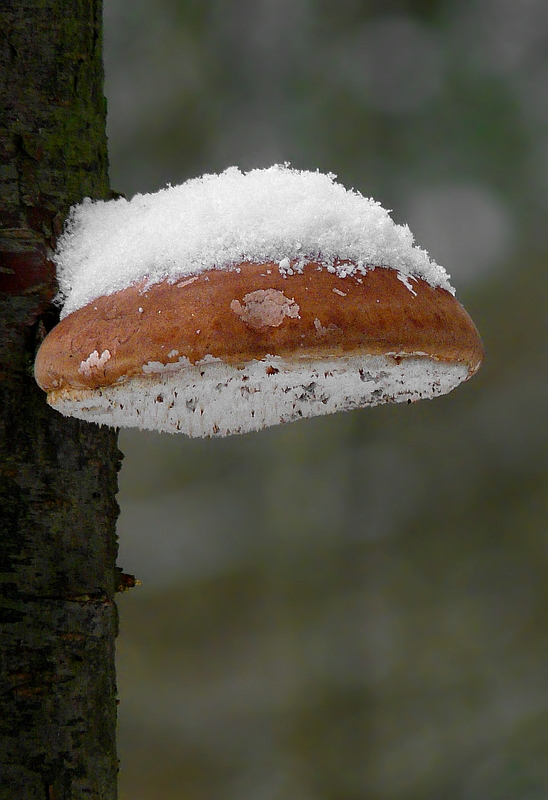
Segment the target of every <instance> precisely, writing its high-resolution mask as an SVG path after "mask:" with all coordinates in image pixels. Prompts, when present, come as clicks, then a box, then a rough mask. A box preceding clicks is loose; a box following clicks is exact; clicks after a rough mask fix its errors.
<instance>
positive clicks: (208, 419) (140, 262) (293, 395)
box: [35, 166, 483, 436]
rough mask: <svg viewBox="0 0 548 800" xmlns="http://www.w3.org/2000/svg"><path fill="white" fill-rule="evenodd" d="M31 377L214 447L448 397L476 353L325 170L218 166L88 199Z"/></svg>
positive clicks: (88, 407)
mask: <svg viewBox="0 0 548 800" xmlns="http://www.w3.org/2000/svg"><path fill="white" fill-rule="evenodd" d="M56 263H57V271H58V279H59V285H60V297H61V299H62V300H63V301H64V307H63V310H62V313H61V321H60V323H59V324H58V325H57V326H56V327H55V328H54V329H53V330H52V331H51V332H50V333H49V334H48V336H47V337H46V339H45V340H44V342H43V343H42V346H41V348H40V350H39V352H38V355H37V359H36V366H35V375H36V380H37V382H38V384H39V385H40V386H41V387H42V389H44V390H45V391H46V392H47V394H48V402H49V403H50V405H51V406H52V407H53V408H55V409H57V410H58V411H60V412H61V413H63V414H67V415H73V416H75V417H79V418H81V419H84V420H90V421H94V422H97V423H100V424H105V425H111V426H115V427H119V426H137V427H141V428H149V429H157V430H161V431H170V432H178V431H179V432H182V433H186V434H188V435H190V436H224V435H227V434H232V433H244V432H246V431H251V430H259V429H261V428H264V427H266V426H269V425H275V424H278V423H283V422H290V421H292V420H295V419H299V418H302V417H311V416H315V415H320V414H328V413H331V412H335V411H341V410H348V409H354V408H361V407H363V406H372V405H376V404H379V403H386V402H413V401H415V400H420V399H422V398H433V397H436V396H438V395H441V394H444V393H446V392H449V391H451V390H452V389H453V388H455V387H456V386H457V385H458V384H459V383H461V382H462V381H465V380H467V379H468V378H469V377H471V376H472V375H473V374H474V373H475V372H476V371H477V369H478V368H479V366H480V363H481V361H482V358H483V346H482V343H481V339H480V337H479V334H478V332H477V330H476V328H475V326H474V324H473V322H472V320H471V319H470V317H469V316H468V314H467V313H466V311H465V310H464V308H463V307H462V306H461V305H460V303H459V302H458V301H457V300H456V298H455V296H454V290H453V289H452V287H451V285H450V283H449V277H448V275H447V273H446V272H445V270H444V269H443V268H442V267H439V266H438V265H437V264H435V263H434V262H433V261H432V260H431V259H430V258H429V257H428V255H427V254H426V252H425V251H423V250H421V249H419V248H418V247H415V246H414V245H413V237H412V235H411V232H410V231H409V228H408V227H407V226H400V225H396V224H395V223H394V222H393V221H392V219H391V218H390V216H389V215H388V212H387V211H385V210H384V209H383V208H382V207H381V206H380V205H379V204H378V203H376V202H375V201H373V200H370V199H367V198H365V197H363V196H362V195H361V194H359V193H358V192H355V191H348V190H346V189H345V188H344V187H343V186H341V185H340V184H338V183H336V182H335V180H334V176H333V175H324V174H321V173H319V172H301V171H297V170H293V169H291V168H289V167H288V166H274V167H271V168H269V169H264V170H252V171H250V172H247V173H242V172H240V171H239V170H238V169H236V168H230V169H228V170H226V171H225V172H223V173H222V174H220V175H206V176H204V177H202V178H197V179H194V180H190V181H188V182H187V183H184V184H182V185H181V186H176V187H168V188H167V189H164V190H162V191H159V192H157V193H155V194H153V195H137V196H136V197H134V198H133V199H132V200H131V201H128V200H126V199H124V198H119V199H116V200H111V201H108V202H103V201H98V202H92V201H90V200H86V201H85V202H84V203H82V204H81V205H79V206H76V207H75V208H73V209H72V210H71V213H70V216H69V220H68V224H67V228H66V230H65V232H64V234H63V236H62V237H61V239H60V242H59V248H58V251H57V254H56Z"/></svg>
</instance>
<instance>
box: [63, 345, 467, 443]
mask: <svg viewBox="0 0 548 800" xmlns="http://www.w3.org/2000/svg"><path fill="white" fill-rule="evenodd" d="M172 366H173V367H175V368H176V371H171V369H170V368H171V367H172ZM148 367H150V370H149V369H144V371H145V372H149V371H150V372H155V373H156V371H157V372H158V374H155V375H154V377H153V376H151V375H143V377H138V378H132V379H131V380H129V381H127V382H125V383H122V384H119V385H113V386H107V387H104V388H102V389H98V390H96V391H93V390H71V391H68V390H60V391H58V392H50V394H49V395H48V402H49V403H50V404H51V405H52V406H53V407H54V408H56V409H57V410H58V411H60V412H61V413H63V414H67V415H70V416H74V417H78V418H80V419H85V420H88V421H90V422H97V423H99V424H100V425H109V426H112V427H138V428H147V429H150V430H160V431H168V432H170V433H185V434H187V435H188V436H193V437H194V436H226V435H228V434H233V433H246V432H248V431H255V430H261V429H262V428H265V427H267V426H269V425H278V424H280V423H285V422H292V421H294V420H298V419H302V418H305V417H313V416H318V415H324V414H331V413H333V412H336V411H348V410H351V409H354V408H362V407H364V406H374V405H378V404H379V403H389V402H399V403H403V402H409V403H411V402H415V401H416V400H422V399H430V398H433V397H437V396H438V395H442V394H445V393H446V392H449V391H451V390H452V389H454V388H455V387H456V386H457V385H458V384H459V383H461V382H462V381H464V380H466V378H467V377H468V369H467V367H466V366H465V365H463V364H448V363H444V362H442V361H436V360H434V359H431V358H420V357H416V354H413V355H412V356H410V357H405V358H397V359H394V358H390V357H384V356H350V357H347V358H334V359H331V360H329V359H328V360H321V361H320V360H303V361H293V362H290V361H285V360H283V359H281V358H279V357H274V356H271V357H267V358H266V359H264V360H263V361H252V362H250V363H249V364H247V365H246V366H245V367H241V368H238V367H234V366H230V365H228V364H224V363H222V362H219V361H218V360H216V359H211V358H210V359H207V358H204V359H203V362H202V363H201V364H200V365H198V364H197V365H194V366H187V367H185V366H184V365H181V364H179V365H167V366H166V367H165V369H164V370H163V371H162V370H160V365H156V364H153V365H148Z"/></svg>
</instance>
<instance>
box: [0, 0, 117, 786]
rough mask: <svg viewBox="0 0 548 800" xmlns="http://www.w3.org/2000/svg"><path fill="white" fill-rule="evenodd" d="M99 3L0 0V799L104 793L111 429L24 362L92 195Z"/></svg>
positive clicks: (109, 727) (98, 127)
mask: <svg viewBox="0 0 548 800" xmlns="http://www.w3.org/2000/svg"><path fill="white" fill-rule="evenodd" d="M101 13H102V9H101V2H100V0H0V228H1V229H0V526H1V527H0V800H73V799H75V798H83V797H85V798H88V800H89V799H90V798H97V800H99V798H100V800H113V799H114V798H115V797H116V794H117V792H116V775H117V759H116V747H115V726H116V686H115V672H114V641H115V635H116V626H117V620H116V606H115V604H114V594H115V591H116V588H117V585H118V584H119V583H120V580H121V575H120V573H119V572H117V570H116V567H115V559H116V538H115V521H116V517H117V513H118V509H117V505H116V500H115V493H116V487H117V481H116V472H117V469H118V466H119V459H120V454H119V452H118V450H117V446H116V435H115V433H113V432H111V431H109V430H106V429H100V428H98V427H97V426H94V425H88V424H86V423H80V422H78V421H75V420H69V419H65V418H63V417H61V416H60V415H59V414H57V413H56V412H54V411H52V410H51V409H50V408H49V407H48V406H47V405H46V402H45V395H44V394H43V393H42V392H41V391H40V390H39V389H38V387H37V386H36V385H35V383H34V380H33V376H32V363H33V359H34V353H35V350H36V348H37V346H38V344H39V341H40V339H41V338H42V337H43V335H44V333H45V332H46V331H47V329H49V328H50V327H51V326H52V325H53V324H54V323H55V321H56V311H55V308H54V306H53V305H52V298H53V296H54V294H55V291H56V287H55V275H54V270H53V265H52V263H51V260H50V253H51V248H52V247H53V246H54V245H55V238H56V236H57V235H58V233H59V231H60V229H61V226H62V222H63V219H64V217H65V215H66V212H67V209H68V208H69V206H70V205H71V204H73V203H75V202H78V201H80V200H81V199H82V197H84V196H86V195H88V196H91V197H94V198H101V197H103V198H104V197H108V195H109V186H108V173H107V148H106V135H105V116H106V113H105V112H106V109H105V100H104V97H103V91H102V82H103V69H102V53H101Z"/></svg>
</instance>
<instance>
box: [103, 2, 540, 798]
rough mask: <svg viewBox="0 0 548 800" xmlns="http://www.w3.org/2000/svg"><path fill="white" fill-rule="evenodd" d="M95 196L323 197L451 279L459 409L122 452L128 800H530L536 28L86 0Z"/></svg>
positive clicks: (399, 412) (287, 8)
mask: <svg viewBox="0 0 548 800" xmlns="http://www.w3.org/2000/svg"><path fill="white" fill-rule="evenodd" d="M105 63H106V93H107V96H108V101H109V139H110V156H111V177H112V185H113V187H114V188H115V189H116V190H118V191H121V192H124V193H125V194H126V195H128V196H131V195H133V194H134V193H136V192H149V191H154V190H156V189H158V188H161V187H163V186H164V185H165V184H166V183H167V182H170V183H179V182H182V181H183V180H185V179H187V178H190V177H194V176H197V175H200V174H202V173H204V172H218V171H221V170H223V169H224V168H225V167H227V166H230V165H232V164H236V165H238V166H240V167H241V168H243V169H249V168H252V167H259V166H268V165H270V164H272V163H275V162H285V161H288V162H290V163H291V164H292V166H294V167H296V168H302V169H316V168H318V169H320V170H322V171H331V172H334V173H336V174H337V176H338V179H339V180H340V182H341V183H343V184H345V185H346V186H347V187H348V188H350V187H354V188H356V189H358V190H359V191H360V192H361V193H362V194H364V195H365V196H373V197H375V198H376V199H378V200H380V201H381V202H382V204H383V205H384V206H385V207H387V208H389V209H392V210H393V217H394V219H395V220H396V221H397V222H408V223H409V225H410V227H411V230H412V231H413V232H414V234H415V236H416V240H417V242H418V244H419V245H420V246H421V247H424V248H426V249H427V250H428V251H429V252H430V254H431V255H432V257H433V258H435V260H436V261H438V263H441V264H443V265H444V266H445V267H446V268H447V270H448V271H449V273H450V274H451V275H452V279H453V284H454V285H455V286H456V288H457V291H458V296H459V298H460V299H461V301H462V302H463V303H464V305H465V306H466V308H467V309H468V311H469V312H470V313H471V315H472V317H473V318H474V320H475V322H476V324H477V325H478V327H479V329H480V331H481V333H482V335H483V338H484V341H485V345H486V349H487V359H486V362H485V365H484V367H483V368H482V370H481V371H480V373H479V374H478V376H477V377H475V378H474V379H473V380H472V381H471V382H470V383H468V384H466V385H464V386H463V387H461V388H459V389H458V390H457V391H456V392H455V393H454V394H452V395H449V396H447V397H444V398H441V399H437V400H435V401H433V402H424V403H422V404H421V403H419V404H416V405H413V406H407V405H405V406H401V407H400V406H393V407H381V408H376V409H368V410H364V411H358V412H352V413H349V414H342V415H336V416H333V417H330V418H325V419H316V420H309V421H303V422H299V423H295V424H292V425H289V426H287V427H283V428H277V429H271V430H267V431H264V432H262V433H258V434H251V435H247V436H244V437H234V438H230V439H225V440H203V441H202V440H189V439H186V438H184V437H182V436H181V437H177V436H173V437H170V436H169V435H155V434H152V433H145V432H139V431H123V432H122V433H121V448H122V450H123V451H124V452H125V454H126V459H125V462H124V466H123V469H122V473H121V490H120V504H121V509H122V510H121V517H120V522H119V534H120V564H121V565H122V566H123V568H124V569H125V570H126V571H129V572H134V573H135V574H136V575H137V577H138V578H139V579H140V580H141V581H142V586H141V587H139V588H138V589H135V590H132V591H131V593H130V594H129V595H127V596H123V597H122V598H121V600H120V612H121V634H120V638H119V642H118V654H119V690H120V698H121V705H120V756H121V760H122V766H121V798H122V800H129V798H132V800H546V797H548V677H547V676H548V633H547V627H548V614H547V611H548V589H547V580H546V576H547V573H546V569H547V552H548V548H547V544H548V539H547V530H546V522H547V519H548V505H547V494H548V493H547V488H548V442H547V438H548V425H547V412H546V408H547V399H548V385H547V380H546V365H547V361H546V356H547V352H546V351H547V342H548V329H547V325H546V322H547V313H546V311H547V297H548V293H547V288H548V287H547V263H548V225H547V218H548V3H546V0H361V1H360V0H105Z"/></svg>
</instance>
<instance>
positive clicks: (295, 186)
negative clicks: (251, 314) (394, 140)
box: [55, 165, 453, 316]
mask: <svg viewBox="0 0 548 800" xmlns="http://www.w3.org/2000/svg"><path fill="white" fill-rule="evenodd" d="M308 259H311V260H317V261H319V262H320V263H321V264H323V265H325V267H326V268H327V269H329V270H331V271H334V270H336V271H337V272H338V274H339V275H340V276H341V277H344V276H345V275H348V274H352V273H354V272H356V271H358V272H365V271H366V270H367V268H368V267H371V266H387V267H392V268H394V269H396V270H398V271H399V273H400V274H401V275H402V276H403V278H404V279H405V280H407V279H408V278H409V277H411V276H417V277H421V278H423V279H424V280H426V281H427V282H428V283H430V284H431V285H432V286H442V287H444V288H446V289H448V290H449V291H451V292H452V291H453V289H452V288H451V286H450V283H449V277H448V275H447V273H446V272H445V270H444V269H443V268H442V267H440V266H438V265H437V264H435V262H434V261H432V260H430V258H429V257H428V255H427V253H426V252H425V251H424V250H421V249H420V248H418V247H415V246H414V245H413V236H412V234H411V231H410V230H409V228H408V227H407V225H396V224H395V223H394V222H393V221H392V219H391V218H390V216H389V214H388V212H387V211H386V210H385V209H384V208H382V206H381V205H380V204H379V203H377V202H375V201H374V200H371V199H368V198H365V197H363V196H362V195H361V194H360V193H359V192H357V191H355V190H347V189H345V188H344V187H343V186H342V185H341V184H339V183H337V182H336V181H335V176H334V175H331V174H322V173H320V172H305V171H299V170H295V169H291V168H290V167H289V166H287V165H276V166H273V167H270V168H268V169H256V170H251V171H250V172H247V173H243V172H241V171H240V170H239V169H238V168H236V167H231V168H229V169H227V170H226V171H225V172H223V173H221V174H220V175H204V176H203V177H201V178H195V179H193V180H189V181H187V182H186V183H183V184H182V185H180V186H169V187H168V188H166V189H162V190H160V191H158V192H156V193H154V194H143V195H142V194H138V195H136V196H135V197H133V199H131V200H126V199H125V198H118V199H116V200H109V201H106V202H105V201H102V200H99V201H95V202H93V201H91V200H90V199H89V198H88V199H86V200H85V201H84V202H83V203H82V204H80V205H78V206H75V207H73V208H72V209H71V211H70V214H69V218H68V222H67V226H66V229H65V232H64V234H63V235H62V236H61V238H60V240H59V245H58V250H57V253H56V255H55V261H56V265H57V274H58V280H59V286H60V299H61V300H63V301H64V308H63V311H62V316H66V315H67V314H69V313H70V312H72V311H75V310H76V309H78V308H80V307H82V306H84V305H86V304H87V303H89V302H91V301H93V300H94V299H95V298H97V297H99V296H101V295H105V294H112V293H114V292H116V291H119V290H120V289H123V288H125V287H127V286H129V285H131V284H133V283H135V282H138V281H142V280H146V281H147V282H148V283H149V284H152V283H155V282H158V281H161V280H163V279H165V278H168V279H169V280H173V281H177V280H179V279H181V278H182V279H183V280H185V279H190V280H192V276H195V275H196V274H197V273H199V272H202V271H203V270H209V269H213V268H222V269H230V268H232V267H235V266H236V265H237V264H238V263H239V262H241V261H245V260H248V261H252V262H255V263H261V262H264V261H271V262H273V263H276V264H278V269H279V270H280V272H281V273H282V274H288V275H290V274H293V272H294V271H298V270H299V269H302V265H303V263H304V262H305V261H306V260H308ZM337 259H343V260H346V259H348V260H350V261H352V262H354V264H353V265H348V264H344V265H339V266H338V267H334V266H333V265H334V262H335V261H336V260H337Z"/></svg>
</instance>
